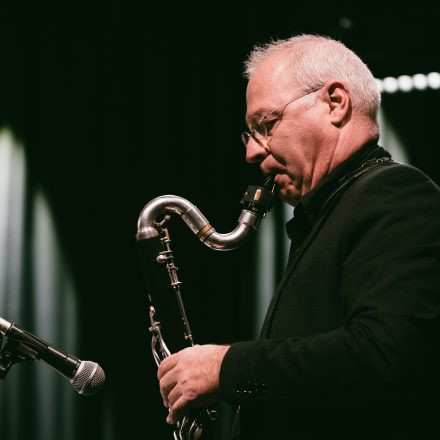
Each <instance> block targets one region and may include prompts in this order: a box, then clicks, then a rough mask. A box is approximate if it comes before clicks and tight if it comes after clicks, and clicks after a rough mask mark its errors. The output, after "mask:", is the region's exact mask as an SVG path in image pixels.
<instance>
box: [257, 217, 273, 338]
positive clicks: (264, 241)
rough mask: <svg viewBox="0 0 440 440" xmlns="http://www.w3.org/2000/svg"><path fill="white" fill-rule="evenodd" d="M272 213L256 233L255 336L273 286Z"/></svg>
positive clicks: (259, 328) (258, 331)
mask: <svg viewBox="0 0 440 440" xmlns="http://www.w3.org/2000/svg"><path fill="white" fill-rule="evenodd" d="M271 214H273V213H269V214H268V215H267V217H266V218H265V219H264V220H263V221H262V222H261V225H260V228H259V231H258V235H257V261H256V264H257V267H256V270H255V278H256V280H255V281H256V288H255V291H256V300H255V319H254V323H255V327H254V335H255V337H257V336H258V335H259V333H260V330H261V326H262V324H263V320H264V316H265V314H266V311H267V308H268V307H269V303H270V299H271V297H272V294H273V291H274V288H275V282H276V280H275V273H276V272H275V261H276V259H275V255H276V251H277V249H276V234H275V219H274V215H271Z"/></svg>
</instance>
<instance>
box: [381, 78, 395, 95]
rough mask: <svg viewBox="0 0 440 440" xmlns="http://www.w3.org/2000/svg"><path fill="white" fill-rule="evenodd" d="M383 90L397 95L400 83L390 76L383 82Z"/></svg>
mask: <svg viewBox="0 0 440 440" xmlns="http://www.w3.org/2000/svg"><path fill="white" fill-rule="evenodd" d="M382 84H383V90H384V92H387V93H395V92H397V90H399V83H398V82H397V79H396V78H393V77H392V76H388V77H386V78H384V79H383V80H382Z"/></svg>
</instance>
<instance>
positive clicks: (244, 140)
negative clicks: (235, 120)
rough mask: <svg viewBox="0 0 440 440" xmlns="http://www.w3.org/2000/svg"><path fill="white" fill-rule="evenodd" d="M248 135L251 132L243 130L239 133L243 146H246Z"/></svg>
mask: <svg viewBox="0 0 440 440" xmlns="http://www.w3.org/2000/svg"><path fill="white" fill-rule="evenodd" d="M250 137H251V134H250V133H249V132H248V131H243V133H241V141H242V142H243V144H244V146H245V147H247V144H248V143H249V139H250Z"/></svg>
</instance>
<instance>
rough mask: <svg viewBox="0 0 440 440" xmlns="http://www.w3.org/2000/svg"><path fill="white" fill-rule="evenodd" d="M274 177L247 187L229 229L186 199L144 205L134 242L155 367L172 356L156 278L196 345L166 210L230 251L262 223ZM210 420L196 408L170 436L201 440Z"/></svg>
mask: <svg viewBox="0 0 440 440" xmlns="http://www.w3.org/2000/svg"><path fill="white" fill-rule="evenodd" d="M274 189H275V184H274V179H273V177H271V176H270V177H268V178H266V180H265V181H264V183H263V184H262V185H261V186H252V185H250V186H248V188H247V190H246V192H245V194H244V195H243V198H242V200H241V204H242V206H243V209H242V211H241V214H240V216H239V218H238V225H237V227H236V228H235V229H234V230H233V231H232V232H230V233H227V234H220V233H218V232H216V231H215V229H214V228H213V227H212V226H211V225H210V223H209V222H208V220H207V219H206V218H205V217H204V216H203V214H202V213H201V212H200V211H199V209H197V207H196V206H194V205H193V204H191V203H190V202H189V201H188V200H186V199H184V198H182V197H178V196H174V195H164V196H160V197H157V198H155V199H153V200H152V201H150V202H149V203H148V204H147V205H145V207H144V208H143V209H142V211H141V213H140V215H139V219H138V226H137V234H136V241H137V244H138V249H139V255H140V258H141V264H142V269H143V272H144V281H145V284H146V288H147V293H148V298H149V302H150V307H149V332H150V333H151V351H152V354H153V358H154V361H155V362H156V365H157V366H159V364H160V363H161V361H162V360H163V359H165V358H166V357H168V356H170V355H171V351H170V350H169V348H168V347H167V345H166V343H165V340H164V338H163V335H162V331H161V324H160V322H158V321H156V310H155V308H154V306H153V303H152V302H153V300H152V295H151V293H152V290H154V289H155V288H156V287H157V279H159V278H161V277H162V278H164V277H165V278H166V280H167V283H168V286H167V287H168V288H169V287H171V289H172V291H173V292H174V294H175V298H176V300H177V305H178V310H179V314H180V319H181V321H182V323H183V336H184V339H185V341H186V343H187V344H188V345H190V346H193V345H194V339H193V335H192V333H191V328H190V325H189V322H188V318H187V315H186V311H185V307H184V304H183V301H182V295H181V284H182V283H181V281H180V280H179V278H178V276H177V267H176V265H175V259H174V256H173V253H172V250H171V240H170V234H169V232H168V229H167V228H166V227H165V225H166V223H167V222H168V220H169V219H170V214H173V213H174V214H178V215H180V217H181V218H182V219H183V221H184V222H185V223H186V224H187V225H188V227H189V228H190V229H191V231H192V232H193V233H194V234H195V235H197V237H198V238H199V239H200V241H201V242H202V243H204V244H205V245H206V246H208V247H210V248H211V249H214V250H217V251H228V250H232V249H236V248H238V247H239V246H240V245H241V244H242V243H243V242H244V241H245V239H246V238H247V237H248V236H249V233H250V232H251V231H253V230H256V229H257V227H258V225H259V223H260V221H261V220H262V219H263V218H264V217H265V216H266V214H267V212H268V211H269V210H270V209H271V207H272V203H273V199H274ZM206 417H208V419H210V420H214V419H215V417H216V414H215V411H211V410H209V409H208V408H198V409H194V410H192V411H190V412H189V414H187V415H186V416H185V417H183V418H182V419H181V420H180V421H179V422H178V423H177V425H176V428H175V429H174V432H173V436H174V439H175V440H198V439H200V438H201V435H202V429H203V422H202V421H203V419H204V418H206Z"/></svg>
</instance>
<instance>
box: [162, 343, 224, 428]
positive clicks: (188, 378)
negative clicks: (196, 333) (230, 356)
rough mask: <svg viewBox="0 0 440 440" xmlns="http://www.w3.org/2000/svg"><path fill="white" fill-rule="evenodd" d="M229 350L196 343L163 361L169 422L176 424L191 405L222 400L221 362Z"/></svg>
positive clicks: (163, 382)
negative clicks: (220, 382)
mask: <svg viewBox="0 0 440 440" xmlns="http://www.w3.org/2000/svg"><path fill="white" fill-rule="evenodd" d="M228 349H229V346H225V345H196V346H194V347H189V348H185V349H184V350H181V351H179V352H178V353H176V354H173V355H172V356H170V357H167V358H166V359H164V360H163V361H162V362H161V364H160V366H159V369H158V371H157V377H158V379H159V382H160V393H161V394H162V398H163V402H164V405H165V406H166V407H168V408H169V414H168V417H167V422H168V423H170V424H174V423H176V422H177V421H178V420H180V419H181V418H182V417H184V416H185V414H187V413H188V411H189V409H190V408H193V407H200V406H204V405H208V404H210V403H213V402H215V401H217V400H218V395H217V392H218V387H219V375H220V365H221V363H222V360H223V357H224V356H225V354H226V352H227V351H228Z"/></svg>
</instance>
